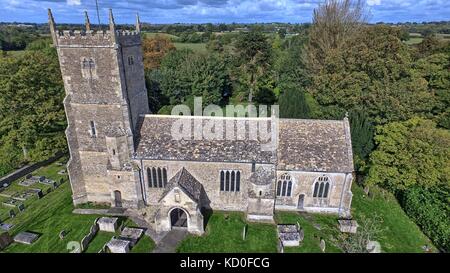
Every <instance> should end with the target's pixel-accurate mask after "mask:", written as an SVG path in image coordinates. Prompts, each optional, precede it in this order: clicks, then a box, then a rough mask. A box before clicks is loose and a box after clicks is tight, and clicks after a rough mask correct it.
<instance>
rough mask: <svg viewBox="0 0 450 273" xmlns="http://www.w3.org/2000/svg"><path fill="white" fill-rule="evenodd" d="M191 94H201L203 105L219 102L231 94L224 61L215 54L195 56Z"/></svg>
mask: <svg viewBox="0 0 450 273" xmlns="http://www.w3.org/2000/svg"><path fill="white" fill-rule="evenodd" d="M191 88H192V95H193V96H197V97H198V96H201V97H202V98H203V104H204V106H206V105H208V104H212V103H214V104H221V102H222V99H223V98H224V97H228V96H230V95H231V79H230V76H229V72H228V67H227V64H226V61H225V59H224V58H223V57H221V56H219V55H216V54H209V55H207V56H204V55H200V56H197V58H196V61H195V68H194V74H193V78H192V87H191Z"/></svg>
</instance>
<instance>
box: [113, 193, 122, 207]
mask: <svg viewBox="0 0 450 273" xmlns="http://www.w3.org/2000/svg"><path fill="white" fill-rule="evenodd" d="M114 205H115V207H116V208H121V207H122V193H121V192H120V191H114Z"/></svg>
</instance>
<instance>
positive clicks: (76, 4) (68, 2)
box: [67, 0, 81, 6]
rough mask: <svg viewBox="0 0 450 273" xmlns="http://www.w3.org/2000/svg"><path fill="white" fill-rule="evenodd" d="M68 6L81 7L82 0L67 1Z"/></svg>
mask: <svg viewBox="0 0 450 273" xmlns="http://www.w3.org/2000/svg"><path fill="white" fill-rule="evenodd" d="M67 5H69V6H79V5H81V0H67Z"/></svg>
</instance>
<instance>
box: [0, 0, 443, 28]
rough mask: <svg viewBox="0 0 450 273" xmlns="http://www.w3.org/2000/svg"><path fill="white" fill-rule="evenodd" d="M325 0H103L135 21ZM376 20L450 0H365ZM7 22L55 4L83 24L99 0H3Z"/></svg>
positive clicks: (292, 7)
mask: <svg viewBox="0 0 450 273" xmlns="http://www.w3.org/2000/svg"><path fill="white" fill-rule="evenodd" d="M321 1H323V0H259V1H257V0H160V1H157V0H122V1H116V0H98V2H99V5H100V13H101V20H102V22H106V17H107V13H108V11H107V10H108V9H109V8H112V9H113V11H114V15H115V19H116V22H117V23H131V22H133V21H134V18H135V14H136V12H139V14H140V15H141V20H142V21H144V22H149V23H177V22H181V23H204V22H212V23H221V22H224V23H231V22H243V23H251V22H291V23H297V22H301V23H302V22H310V21H311V15H312V10H313V9H314V8H315V7H317V5H318V3H319V2H321ZM365 1H366V3H367V6H368V8H369V10H370V21H371V22H379V21H384V22H405V21H416V22H422V21H441V20H450V0H365ZM0 6H1V7H2V9H0V21H2V22H12V21H17V22H38V23H42V22H46V21H47V11H46V9H47V8H52V10H53V14H54V16H55V19H56V22H57V23H58V22H65V23H82V22H83V11H84V10H87V11H88V12H89V14H90V16H91V21H92V22H95V21H96V12H95V0H0Z"/></svg>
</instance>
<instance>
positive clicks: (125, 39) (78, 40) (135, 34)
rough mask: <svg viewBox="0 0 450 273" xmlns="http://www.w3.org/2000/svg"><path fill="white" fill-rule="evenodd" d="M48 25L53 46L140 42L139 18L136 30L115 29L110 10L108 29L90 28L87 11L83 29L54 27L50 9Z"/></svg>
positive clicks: (130, 43) (111, 44) (90, 45)
mask: <svg viewBox="0 0 450 273" xmlns="http://www.w3.org/2000/svg"><path fill="white" fill-rule="evenodd" d="M48 16H49V27H50V32H51V35H52V38H53V43H54V45H55V46H60V47H61V46H62V47H72V46H74V47H77V46H81V47H115V46H117V44H120V45H136V44H140V43H141V35H140V20H139V16H137V19H136V30H134V31H130V30H116V25H115V22H114V16H113V13H112V10H110V12H109V29H108V30H102V29H100V30H92V28H91V24H90V21H89V17H88V14H87V12H85V25H86V27H85V30H64V31H59V30H57V29H56V25H55V21H54V18H53V15H52V13H51V10H50V9H49V10H48Z"/></svg>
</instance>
